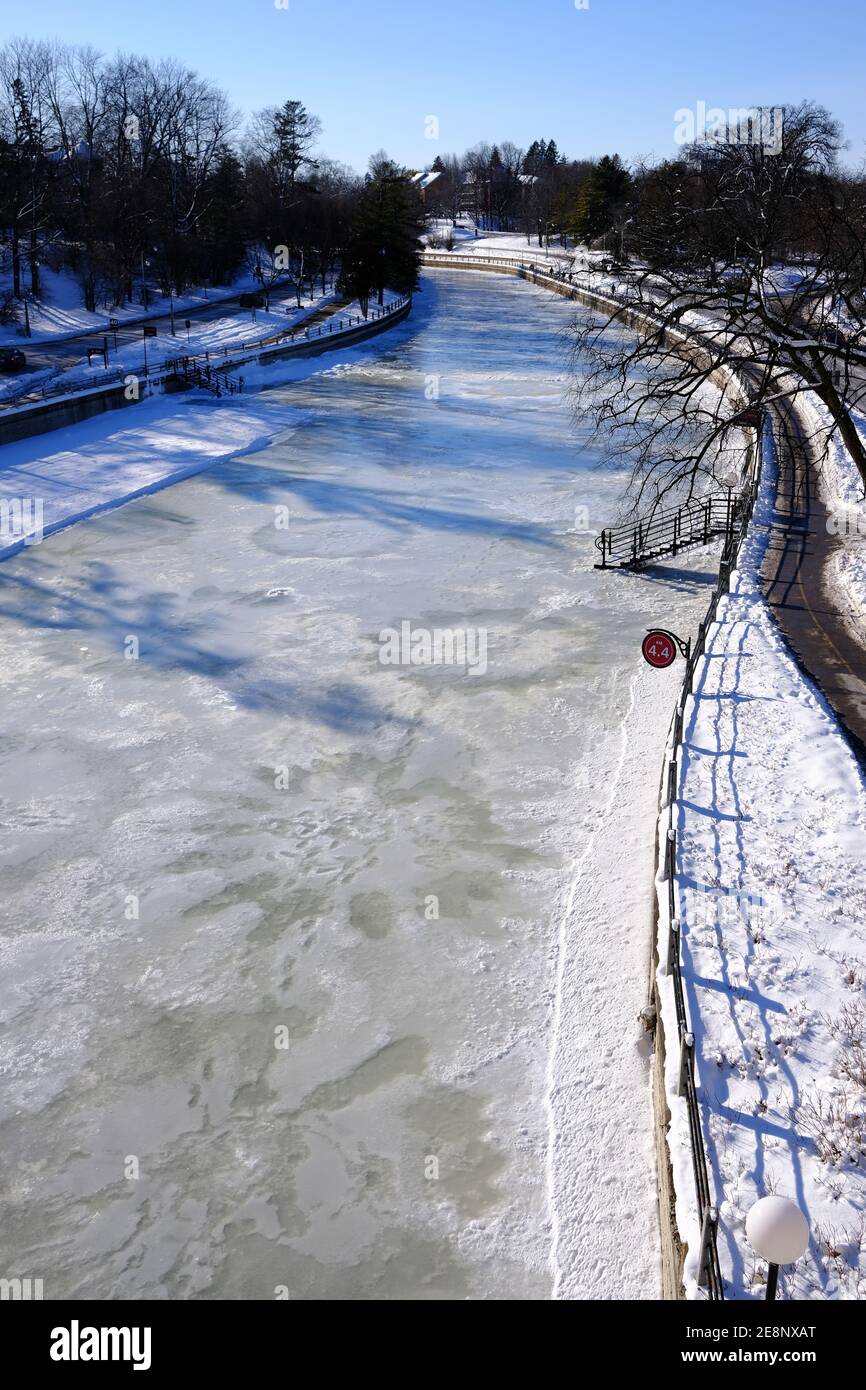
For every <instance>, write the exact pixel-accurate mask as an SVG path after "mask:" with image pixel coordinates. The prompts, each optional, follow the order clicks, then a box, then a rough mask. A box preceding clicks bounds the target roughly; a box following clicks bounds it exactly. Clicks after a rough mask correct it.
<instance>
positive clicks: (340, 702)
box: [0, 557, 416, 734]
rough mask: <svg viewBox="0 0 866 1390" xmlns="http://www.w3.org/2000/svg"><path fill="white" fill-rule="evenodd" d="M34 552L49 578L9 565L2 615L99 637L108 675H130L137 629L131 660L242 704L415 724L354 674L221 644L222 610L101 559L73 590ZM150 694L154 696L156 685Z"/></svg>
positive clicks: (373, 724) (48, 629)
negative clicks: (123, 574)
mask: <svg viewBox="0 0 866 1390" xmlns="http://www.w3.org/2000/svg"><path fill="white" fill-rule="evenodd" d="M29 558H30V559H31V560H32V561H33V563H34V564H36V563H38V564H39V566H40V569H41V570H42V574H43V576H44V577H34V576H33V575H32V574H30V573H27V574H21V573H17V574H16V573H14V572H13V571H11V570H6V571H5V572H4V573H3V574H2V575H0V618H6V619H8V620H9V621H10V622H14V623H19V624H22V625H23V626H25V627H29V628H32V629H34V630H37V631H42V632H44V633H46V634H52V633H54V634H61V633H64V632H69V633H74V634H75V635H76V638H80V637H83V636H86V635H90V636H94V637H98V638H99V639H100V641H101V642H102V643H103V644H104V646H105V648H106V651H105V653H104V654H103V656H102V658H101V660H100V663H99V666H98V668H97V669H98V670H99V671H100V672H101V673H102V674H104V673H105V670H106V668H107V666H108V664H111V665H115V664H116V663H117V661H118V660H119V661H120V662H121V668H120V674H121V676H122V675H123V674H126V671H125V670H124V668H126V667H127V663H126V662H125V661H124V659H123V652H124V646H125V643H126V642H127V639H128V637H129V636H130V635H134V636H137V637H138V639H139V654H138V660H137V661H136V662H135V663H130V664H134V665H135V666H137V667H138V668H139V669H142V668H143V669H150V670H152V671H154V672H159V673H165V672H170V671H173V670H178V669H179V670H181V671H185V672H188V673H189V674H190V675H195V676H200V677H202V678H204V679H205V680H209V681H213V682H214V683H216V684H218V685H219V686H220V688H221V689H222V690H224V691H225V692H226V693H227V694H228V695H229V696H230V698H231V699H232V700H234V701H235V702H236V703H237V704H238V705H239V706H241V707H242V708H244V709H248V710H251V711H261V712H269V713H273V714H279V715H284V716H288V717H292V718H297V719H304V720H308V721H310V722H312V723H317V724H322V725H325V726H326V727H327V728H330V729H335V730H339V731H341V732H344V733H350V734H369V733H370V732H371V731H372V730H374V729H376V728H377V727H380V726H381V725H383V724H386V723H387V724H395V723H396V724H399V725H400V726H401V727H409V726H410V725H412V724H414V723H415V722H416V721H414V720H408V719H406V718H404V717H402V716H398V715H395V714H393V713H392V712H391V711H390V710H388V709H387V708H385V707H384V706H381V705H378V704H376V703H375V702H374V701H373V700H371V699H370V696H369V695H368V694H367V692H366V691H365V690H364V688H363V687H361V686H358V685H355V684H353V683H352V682H350V681H345V680H343V681H337V682H331V683H324V682H323V683H321V684H319V685H314V684H312V683H311V682H310V681H309V680H306V679H304V678H303V677H302V676H299V677H294V676H293V675H292V674H291V673H287V674H284V673H282V672H281V673H280V674H278V675H272V674H269V669H268V664H267V658H265V660H264V661H262V660H257V661H255V662H254V661H253V660H251V659H250V658H249V657H248V656H246V655H243V654H238V653H236V652H232V651H231V650H230V647H229V646H228V644H226V646H225V647H223V648H221V646H220V637H219V632H218V615H214V614H212V613H209V612H203V613H202V615H201V617H200V618H198V619H197V620H192V619H191V617H190V615H189V613H188V612H184V613H180V612H179V611H178V601H179V596H178V595H177V594H175V593H172V592H166V591H151V592H147V593H136V594H133V593H131V592H130V585H129V582H128V580H121V579H119V578H118V577H117V575H116V574H115V572H114V570H113V569H112V567H111V566H110V565H107V564H106V563H104V562H103V561H96V562H93V563H91V564H90V565H89V566H88V567H87V572H86V574H85V576H84V578H85V583H84V584H83V585H82V584H79V586H78V589H77V590H76V591H74V592H73V591H72V590H71V589H69V588H67V589H63V588H60V587H59V586H58V587H56V586H55V584H54V583H53V582H52V581H53V580H55V579H56V578H57V577H58V576H60V573H61V571H60V567H59V566H58V565H56V564H55V563H49V562H46V561H45V560H44V559H43V558H42V557H39V559H38V560H37V558H36V557H29ZM28 568H31V567H30V566H28ZM67 582H68V581H67ZM68 656H69V657H70V658H71V656H72V653H71V652H70V653H68ZM273 664H274V665H275V664H276V661H275V662H274V663H273ZM90 669H91V670H92V669H93V668H92V666H91V668H90ZM271 669H272V668H271ZM157 689H158V688H157ZM150 694H151V698H156V691H155V690H154V691H151V692H150Z"/></svg>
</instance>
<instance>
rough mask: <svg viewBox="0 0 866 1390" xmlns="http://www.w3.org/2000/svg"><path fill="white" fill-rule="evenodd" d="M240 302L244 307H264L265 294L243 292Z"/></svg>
mask: <svg viewBox="0 0 866 1390" xmlns="http://www.w3.org/2000/svg"><path fill="white" fill-rule="evenodd" d="M238 303H239V304H240V306H241V308H242V309H264V307H265V296H264V295H263V294H242V295H241V297H240V299H239V301H238Z"/></svg>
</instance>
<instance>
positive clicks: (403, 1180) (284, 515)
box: [0, 273, 705, 1299]
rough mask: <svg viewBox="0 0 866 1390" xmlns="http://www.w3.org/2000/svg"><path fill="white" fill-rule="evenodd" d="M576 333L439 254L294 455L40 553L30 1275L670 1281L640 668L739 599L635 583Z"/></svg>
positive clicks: (19, 1197) (652, 1290)
mask: <svg viewBox="0 0 866 1390" xmlns="http://www.w3.org/2000/svg"><path fill="white" fill-rule="evenodd" d="M573 312H574V309H573V307H572V306H570V305H568V304H566V303H565V302H564V301H562V300H559V299H556V298H554V297H552V296H550V295H548V294H546V293H544V292H542V291H538V290H535V289H532V288H530V287H528V286H526V285H523V284H521V283H520V282H517V281H512V280H508V279H505V278H502V279H500V278H498V277H497V278H496V279H493V278H486V277H485V279H484V280H482V278H481V277H480V276H479V277H475V276H471V275H463V276H461V275H459V274H451V275H448V274H441V273H440V274H437V275H436V276H435V277H427V278H426V279H425V281H424V291H423V293H422V294H421V295H419V297H418V299H417V301H416V308H415V310H414V313H413V315H412V317H411V319H410V320H409V321H408V322H407V323H405V324H403V325H401V326H400V327H399V328H397V329H394V330H392V331H391V333H390V334H389V335H387V336H385V337H383V338H382V339H380V340H378V341H374V342H373V343H371V344H368V345H367V346H366V347H364V348H363V349H361V350H356V351H355V352H354V353H352V354H350V355H347V356H345V357H344V358H342V359H334V358H323V359H318V360H317V361H316V362H315V363H314V364H312V366H311V368H310V374H309V375H308V376H307V378H306V379H305V380H302V381H298V382H293V383H292V384H289V385H285V386H282V387H279V388H277V390H276V391H275V392H274V395H275V397H279V398H280V399H281V400H282V401H284V402H285V403H286V404H289V405H291V406H296V407H297V409H298V412H299V414H298V419H297V424H296V427H294V428H293V429H291V430H289V431H287V432H285V433H284V434H283V435H281V436H280V437H279V438H278V439H277V440H275V442H274V443H273V444H272V445H271V446H270V447H269V448H267V449H266V450H264V451H262V452H259V453H257V454H254V455H251V456H248V457H246V458H244V459H241V460H238V461H234V462H231V463H226V464H223V465H220V466H218V467H215V468H213V469H211V470H210V471H209V472H207V473H204V474H201V475H200V476H198V477H196V478H194V479H192V480H191V481H188V482H185V483H182V484H179V485H177V486H176V487H174V488H171V489H169V490H167V491H164V492H162V493H159V494H158V495H156V496H154V497H150V498H145V499H142V500H139V501H137V502H133V503H131V504H129V505H128V506H126V507H123V508H121V509H119V510H117V511H115V512H112V513H109V514H107V515H104V516H102V517H99V518H95V519H92V520H90V521H87V522H83V523H81V524H79V525H78V526H75V527H73V528H72V529H70V530H67V531H65V532H63V533H61V534H58V535H56V536H54V537H52V538H51V539H49V540H46V541H45V542H43V543H42V544H41V545H38V546H35V547H34V548H33V549H31V550H30V551H27V552H23V553H21V554H20V555H18V556H16V557H14V558H13V559H11V560H9V561H7V562H6V563H5V564H3V565H2V566H0V682H2V694H3V711H4V715H3V729H4V734H3V740H2V745H0V795H2V820H3V837H2V865H3V879H4V889H3V898H2V901H3V919H4V920H3V934H2V961H0V968H2V977H0V978H2V986H0V989H2V1020H3V1024H4V1029H3V1031H4V1036H5V1043H4V1050H3V1057H2V1078H0V1082H2V1092H0V1097H2V1104H0V1151H2V1155H3V1162H2V1176H0V1184H2V1194H0V1195H2V1210H0V1228H2V1229H0V1242H2V1248H3V1269H2V1270H0V1273H2V1274H4V1275H6V1276H10V1277H11V1276H13V1275H17V1276H19V1277H26V1276H30V1277H36V1278H38V1277H41V1278H43V1279H44V1281H45V1297H46V1298H53V1297H65V1296H81V1297H85V1296H86V1297H95V1298H118V1299H130V1298H146V1297H153V1298H195V1297H203V1298H262V1299H272V1298H274V1297H275V1296H289V1297H291V1298H293V1299H308V1298H325V1299H338V1298H344V1299H345V1298H360V1299H379V1298H385V1299H387V1298H413V1299H440V1298H441V1299H444V1298H456V1299H463V1298H471V1299H475V1298H510V1299H524V1298H530V1299H546V1298H549V1297H551V1296H552V1295H557V1296H563V1297H571V1296H575V1297H587V1298H605V1297H617V1296H628V1297H648V1298H652V1297H656V1296H657V1293H658V1272H657V1234H656V1211H655V1188H654V1174H653V1167H652V1162H653V1160H652V1151H653V1144H652V1130H651V1106H650V1096H649V1088H648V1066H647V1059H646V1057H645V1055H644V1054H643V1051H642V1046H643V1045H642V1042H641V1036H640V1029H639V1026H638V1024H637V1021H636V1016H637V1014H638V1011H639V1009H640V1008H641V1006H642V1004H643V1002H644V981H645V977H646V970H647V955H648V949H649V920H650V919H649V911H650V907H649V897H650V894H649V888H650V883H651V876H652V844H651V836H652V813H653V810H654V806H655V800H656V794H657V789H658V775H659V770H660V758H661V751H662V744H663V736H664V731H665V727H666V725H667V722H668V719H669V715H670V708H671V699H672V696H673V692H674V689H675V685H676V681H677V679H678V676H677V673H676V671H675V670H674V671H673V672H666V673H661V674H660V673H650V672H649V671H648V670H646V671H644V670H640V669H639V655H638V652H639V643H640V639H641V637H642V635H643V631H644V629H645V628H646V627H647V626H648V625H649V624H650V623H652V622H653V621H658V620H659V619H661V618H662V617H664V618H665V619H666V620H667V622H668V623H669V624H670V625H673V626H676V625H677V624H680V625H682V626H683V627H688V626H689V624H690V622H691V621H692V620H693V618H695V617H696V616H697V613H698V608H699V606H702V605H703V602H704V600H705V587H704V586H703V585H702V584H701V583H700V582H698V581H692V580H690V579H688V578H686V577H684V576H681V575H680V576H679V577H677V576H676V575H675V582H674V583H673V585H667V584H663V583H662V582H660V580H659V577H658V575H655V576H645V577H642V578H635V577H631V578H629V577H623V576H619V575H601V574H599V573H596V572H594V571H593V569H592V562H593V559H594V558H595V555H594V550H593V543H592V536H591V534H589V533H588V532H587V531H586V530H585V529H581V528H582V527H585V526H586V525H587V524H588V525H589V526H590V527H592V528H596V527H600V526H601V525H603V524H604V523H605V522H606V521H608V520H610V519H611V518H612V517H614V516H615V515H616V513H617V510H618V498H619V493H620V490H621V487H622V482H623V479H622V476H617V475H616V474H615V473H611V472H608V473H606V474H602V473H600V472H598V471H597V470H595V469H594V468H593V462H594V460H593V459H592V458H591V457H590V456H589V455H588V453H587V452H586V449H585V447H584V446H582V443H581V440H580V438H579V436H578V435H577V434H576V432H575V427H574V423H573V421H572V418H571V415H570V411H569V408H568V405H567V404H566V403H565V402H564V400H563V393H564V390H565V387H566V384H567V367H566V359H565V348H564V345H563V342H562V340H561V336H560V331H561V330H562V329H563V328H564V326H565V325H566V324H567V323H568V322H569V320H570V318H571V316H572V314H573ZM335 362H336V365H335ZM181 408H182V407H181ZM219 408H220V407H216V406H215V409H219ZM576 508H578V509H585V510H584V511H581V510H578V511H577V513H576ZM699 578H700V577H699ZM403 623H409V624H410V625H411V630H412V632H413V633H415V634H417V633H418V632H419V631H420V632H421V633H422V634H423V633H424V632H432V631H433V630H434V629H466V628H467V627H468V628H471V629H473V632H474V633H475V636H476V639H477V640H479V641H480V640H481V639H483V640H484V642H486V662H482V661H476V669H475V670H470V669H467V666H466V665H459V664H440V665H436V666H424V665H411V664H402V665H393V664H392V665H389V664H383V663H382V662H381V661H380V640H379V639H380V633H381V632H382V631H383V630H384V629H396V630H398V631H399V630H401V624H403ZM474 654H475V655H476V656H477V655H478V649H476V650H475V652H474ZM458 655H459V652H458Z"/></svg>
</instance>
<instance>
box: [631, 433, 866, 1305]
mask: <svg viewBox="0 0 866 1390" xmlns="http://www.w3.org/2000/svg"><path fill="white" fill-rule="evenodd" d="M775 473H776V464H775V458H774V456H773V449H772V438H771V437H770V436H769V435H768V436H767V438H766V440H765V465H764V474H763V479H762V483H761V489H760V493H759V497H758V501H757V504H756V508H755V515H754V518H753V522H752V525H751V527H750V529H749V533H748V535H747V538H746V541H745V543H744V546H743V549H742V551H741V555H740V560H739V565H738V569H737V570H736V571H735V573H734V575H733V576H732V582H731V592H730V595H729V596H728V597H727V598H724V599H722V600H721V602H720V605H719V610H718V621H717V622H716V623H714V624H713V626H712V628H711V630H710V633H709V636H708V641H707V650H706V655H705V657H704V658H703V660H702V661H701V662H700V664H699V666H698V669H697V672H696V680H695V694H694V696H693V697H691V698H690V699H689V700H688V702H687V706H686V710H685V720H684V733H683V746H682V751H681V771H680V787H679V798H678V801H677V803H676V806H675V808H674V825H675V828H676V831H677V844H678V859H677V866H678V867H677V880H676V892H677V901H678V909H679V916H680V922H681V931H682V963H683V977H684V985H685V990H686V1007H687V1010H688V1014H689V1019H690V1025H691V1028H692V1030H693V1031H694V1033H695V1038H696V1076H697V1080H698V1088H699V1090H698V1094H699V1099H700V1105H701V1110H702V1116H703V1124H704V1136H705V1141H706V1145H707V1154H708V1160H709V1165H710V1184H711V1188H712V1189H713V1192H714V1194H715V1197H716V1200H717V1202H718V1205H719V1208H720V1225H719V1255H720V1260H721V1267H722V1274H723V1278H724V1280H725V1283H726V1295H727V1296H728V1297H733V1298H760V1297H763V1294H764V1278H765V1266H763V1265H762V1264H761V1263H760V1262H759V1261H757V1260H756V1259H755V1257H754V1256H753V1255H752V1253H751V1251H750V1249H749V1247H748V1245H747V1243H746V1240H745V1230H744V1223H745V1217H746V1213H747V1211H748V1209H749V1207H750V1206H751V1204H752V1203H753V1202H754V1201H755V1200H756V1199H757V1198H758V1197H760V1196H763V1195H765V1194H766V1193H769V1192H778V1193H781V1194H783V1195H785V1196H788V1197H790V1198H792V1199H793V1200H794V1201H796V1202H797V1203H798V1205H799V1206H800V1207H801V1208H802V1209H803V1211H804V1212H805V1213H806V1215H807V1217H808V1220H809V1225H810V1229H811V1241H810V1247H809V1250H808V1252H807V1254H806V1255H805V1256H804V1258H803V1259H802V1260H801V1261H800V1262H799V1263H798V1265H797V1266H796V1267H795V1268H794V1269H793V1271H789V1272H788V1273H786V1274H784V1275H783V1282H784V1286H785V1287H784V1296H787V1297H792V1298H798V1299H810V1298H858V1297H862V1296H863V1294H864V1293H866V1279H864V1260H866V1248H864V1246H866V1052H864V1047H866V1009H864V993H863V987H864V979H866V925H864V924H866V854H864V831H866V788H864V783H863V779H862V776H861V773H860V771H859V769H858V766H857V764H856V762H855V760H854V757H853V755H852V754H851V752H850V750H849V748H848V745H847V744H846V742H845V740H844V738H843V736H842V734H841V732H840V730H839V728H838V725H837V723H836V720H835V718H834V717H833V715H832V713H831V711H830V710H829V708H828V706H827V705H826V703H825V701H824V699H823V697H822V696H821V695H820V694H819V693H818V692H817V691H816V690H815V689H814V687H813V686H812V684H811V683H810V682H809V680H808V679H807V678H806V677H805V676H804V675H803V674H802V672H801V671H800V670H799V669H798V667H797V665H796V663H795V662H794V660H793V658H792V657H791V655H790V654H789V652H788V650H787V648H786V646H785V644H784V641H783V639H782V637H781V634H780V632H779V630H778V628H777V627H776V624H775V621H774V619H773V617H772V615H771V612H770V610H769V609H768V607H767V606H766V604H765V602H764V598H763V594H762V589H761V584H760V580H759V567H760V563H761V558H762V555H763V552H764V550H765V547H766V544H767V536H768V531H769V524H770V521H771V517H772V509H773V502H774V497H775ZM660 890H661V885H660ZM659 906H660V931H659V943H660V955H661V957H662V958H663V957H664V950H663V947H662V943H663V942H665V941H666V938H667V930H668V920H667V904H666V893H665V892H662V891H660V893H659ZM658 983H659V990H660V997H661V1000H662V1010H663V1019H664V1023H665V1032H666V1036H667V1038H668V1040H669V1046H668V1055H667V1061H666V1078H665V1080H666V1088H667V1091H668V1103H669V1106H670V1110H671V1126H670V1134H669V1146H670V1153H671V1159H672V1164H673V1168H674V1178H675V1186H676V1192H677V1222H678V1226H679V1230H680V1233H681V1235H682V1237H683V1239H684V1240H685V1241H687V1243H688V1255H687V1260H686V1267H685V1282H686V1288H687V1293H688V1294H689V1296H690V1297H696V1296H700V1295H699V1294H698V1291H697V1286H696V1278H695V1276H696V1261H697V1252H698V1238H699V1233H698V1230H697V1213H696V1206H695V1197H694V1179H693V1175H692V1160H691V1147H690V1141H689V1133H688V1121H687V1115H686V1110H685V1102H684V1101H683V1100H680V1099H678V1098H677V1097H676V1094H675V1090H676V1082H677V1075H676V1073H677V1069H678V1060H679V1059H678V1055H677V1051H678V1050H677V1047H676V1044H675V1040H676V1037H677V1030H676V1021H675V1015H674V1012H673V1009H674V1003H673V984H672V979H671V977H667V976H665V975H663V974H662V973H661V972H660V973H659V976H658Z"/></svg>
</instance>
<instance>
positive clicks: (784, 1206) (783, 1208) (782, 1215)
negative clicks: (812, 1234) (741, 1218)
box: [746, 1196, 809, 1299]
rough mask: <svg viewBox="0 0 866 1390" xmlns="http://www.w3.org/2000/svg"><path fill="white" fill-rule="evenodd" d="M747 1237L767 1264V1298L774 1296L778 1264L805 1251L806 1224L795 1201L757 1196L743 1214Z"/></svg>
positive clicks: (807, 1239)
mask: <svg viewBox="0 0 866 1390" xmlns="http://www.w3.org/2000/svg"><path fill="white" fill-rule="evenodd" d="M746 1239H747V1240H748V1242H749V1244H750V1245H751V1247H752V1249H753V1250H754V1252H755V1254H756V1255H759V1256H760V1257H761V1259H762V1260H766V1261H767V1263H768V1265H769V1266H770V1268H769V1270H768V1271H767V1298H768V1299H772V1298H775V1297H776V1284H777V1283H778V1279H779V1265H790V1264H794V1262H795V1261H796V1260H799V1258H800V1256H801V1255H804V1254H805V1253H806V1250H807V1248H808V1245H809V1223H808V1221H807V1220H806V1218H805V1216H804V1215H803V1213H802V1212H801V1210H800V1208H799V1207H798V1206H797V1204H796V1203H795V1202H792V1201H790V1200H789V1199H788V1198H787V1197H777V1196H772V1197H760V1198H759V1199H758V1201H757V1202H755V1204H754V1206H753V1207H751V1208H750V1209H749V1213H748V1215H747V1217H746Z"/></svg>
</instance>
